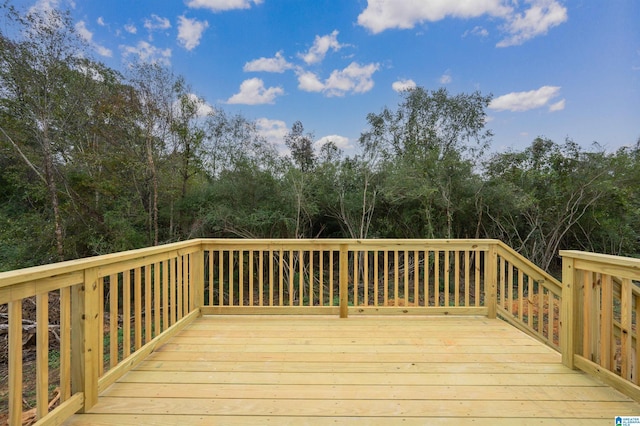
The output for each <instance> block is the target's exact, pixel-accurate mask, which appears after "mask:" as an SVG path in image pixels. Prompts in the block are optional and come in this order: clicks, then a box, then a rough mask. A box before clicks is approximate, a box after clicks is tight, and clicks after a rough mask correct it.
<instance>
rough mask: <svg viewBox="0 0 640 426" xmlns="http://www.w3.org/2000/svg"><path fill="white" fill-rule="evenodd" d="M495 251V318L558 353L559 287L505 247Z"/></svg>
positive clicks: (560, 289) (531, 264)
mask: <svg viewBox="0 0 640 426" xmlns="http://www.w3.org/2000/svg"><path fill="white" fill-rule="evenodd" d="M496 251H497V257H498V259H497V262H498V266H497V277H496V279H497V283H498V290H497V305H498V307H497V312H498V316H500V317H501V318H503V319H504V320H506V321H507V322H509V323H510V324H512V325H514V326H515V327H517V328H519V329H521V330H523V331H525V332H526V333H528V334H530V335H532V336H533V337H536V338H537V339H538V340H540V341H541V342H543V343H545V344H547V345H549V346H551V347H552V348H554V349H556V350H558V351H559V350H560V325H561V318H560V311H561V307H562V284H561V283H560V282H559V281H558V280H556V279H555V278H554V277H552V276H551V275H549V274H548V273H546V272H545V271H543V270H542V269H540V268H539V267H537V266H536V265H534V264H533V263H531V262H529V261H528V260H527V259H526V258H524V257H523V256H522V255H520V254H519V253H517V252H516V251H515V250H513V249H512V248H511V247H509V246H507V245H506V244H504V243H498V244H497V245H496Z"/></svg>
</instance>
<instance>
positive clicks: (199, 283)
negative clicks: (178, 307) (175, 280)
mask: <svg viewBox="0 0 640 426" xmlns="http://www.w3.org/2000/svg"><path fill="white" fill-rule="evenodd" d="M192 260H193V264H192V265H191V274H192V276H191V277H189V279H190V280H191V281H190V284H191V289H192V290H193V292H194V295H193V299H192V300H193V306H191V309H192V310H193V309H200V308H201V307H202V306H204V264H205V262H204V248H203V246H202V244H200V250H199V251H197V252H195V253H193V255H192Z"/></svg>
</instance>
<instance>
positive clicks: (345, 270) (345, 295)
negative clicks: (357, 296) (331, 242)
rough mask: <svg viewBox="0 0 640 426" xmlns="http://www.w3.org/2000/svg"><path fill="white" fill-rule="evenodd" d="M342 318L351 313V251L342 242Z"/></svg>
mask: <svg viewBox="0 0 640 426" xmlns="http://www.w3.org/2000/svg"><path fill="white" fill-rule="evenodd" d="M339 284H340V318H347V316H348V315H349V251H348V249H347V245H346V244H340V283H339Z"/></svg>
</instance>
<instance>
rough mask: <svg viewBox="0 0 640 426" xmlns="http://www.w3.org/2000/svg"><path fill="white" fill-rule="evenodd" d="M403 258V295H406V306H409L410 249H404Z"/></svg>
mask: <svg viewBox="0 0 640 426" xmlns="http://www.w3.org/2000/svg"><path fill="white" fill-rule="evenodd" d="M402 256H403V259H402V263H403V266H404V267H403V268H402V270H403V271H404V273H403V274H402V275H403V278H404V286H403V290H402V291H403V293H404V294H403V297H404V306H409V251H408V250H404V252H403V253H402Z"/></svg>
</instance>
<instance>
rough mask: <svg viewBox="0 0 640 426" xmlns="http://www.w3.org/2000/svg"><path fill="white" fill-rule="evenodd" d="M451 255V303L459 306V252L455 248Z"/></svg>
mask: <svg viewBox="0 0 640 426" xmlns="http://www.w3.org/2000/svg"><path fill="white" fill-rule="evenodd" d="M453 256H454V259H453V282H454V284H453V286H454V287H453V288H454V290H453V291H454V292H455V293H454V295H453V305H454V306H460V252H459V251H458V250H455V251H454V252H453Z"/></svg>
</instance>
